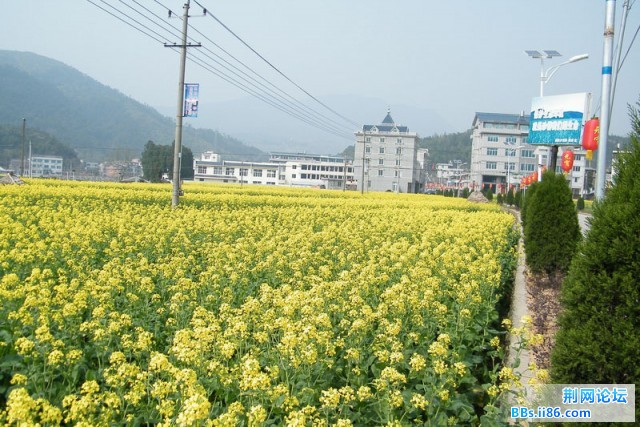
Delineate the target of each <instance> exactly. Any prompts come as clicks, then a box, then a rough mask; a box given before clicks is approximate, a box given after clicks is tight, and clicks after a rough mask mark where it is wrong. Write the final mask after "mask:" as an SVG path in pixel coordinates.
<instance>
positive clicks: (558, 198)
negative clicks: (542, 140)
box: [524, 172, 581, 275]
mask: <svg viewBox="0 0 640 427" xmlns="http://www.w3.org/2000/svg"><path fill="white" fill-rule="evenodd" d="M537 187H538V188H537V189H536V190H535V194H533V195H532V197H530V198H529V199H528V200H527V201H526V206H527V207H526V212H525V218H526V220H525V226H524V236H525V254H526V257H527V265H528V266H529V268H530V269H531V271H532V272H533V273H546V274H548V275H551V274H552V273H566V272H567V270H568V269H569V265H570V264H571V259H572V258H573V255H574V253H575V251H576V246H577V244H578V242H579V240H580V237H581V234H580V225H579V224H578V216H577V214H576V210H575V206H574V204H573V199H572V198H571V189H570V188H569V186H568V185H567V182H566V180H565V178H564V175H562V174H558V175H556V174H554V173H553V172H546V173H545V174H544V176H543V179H542V182H541V183H539V184H538V186H537Z"/></svg>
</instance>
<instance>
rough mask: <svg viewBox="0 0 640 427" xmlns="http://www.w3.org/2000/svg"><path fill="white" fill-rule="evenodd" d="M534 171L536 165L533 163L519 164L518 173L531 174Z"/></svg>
mask: <svg viewBox="0 0 640 427" xmlns="http://www.w3.org/2000/svg"><path fill="white" fill-rule="evenodd" d="M534 170H536V165H534V164H533V163H520V172H533V171H534Z"/></svg>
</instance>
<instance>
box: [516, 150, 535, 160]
mask: <svg viewBox="0 0 640 427" xmlns="http://www.w3.org/2000/svg"><path fill="white" fill-rule="evenodd" d="M520 157H523V158H525V159H533V158H535V157H536V155H535V154H534V151H533V150H522V152H521V153H520Z"/></svg>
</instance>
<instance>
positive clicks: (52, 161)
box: [26, 155, 63, 177]
mask: <svg viewBox="0 0 640 427" xmlns="http://www.w3.org/2000/svg"><path fill="white" fill-rule="evenodd" d="M30 161H31V164H30V166H26V167H27V168H28V169H29V170H30V175H31V176H34V177H48V176H50V177H60V176H62V163H63V160H62V157H59V156H43V155H38V156H31V159H30Z"/></svg>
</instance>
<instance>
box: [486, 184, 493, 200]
mask: <svg viewBox="0 0 640 427" xmlns="http://www.w3.org/2000/svg"><path fill="white" fill-rule="evenodd" d="M484 196H485V197H486V198H487V200H488V201H492V200H493V190H491V187H489V188H487V193H486V194H485V195H484Z"/></svg>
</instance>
